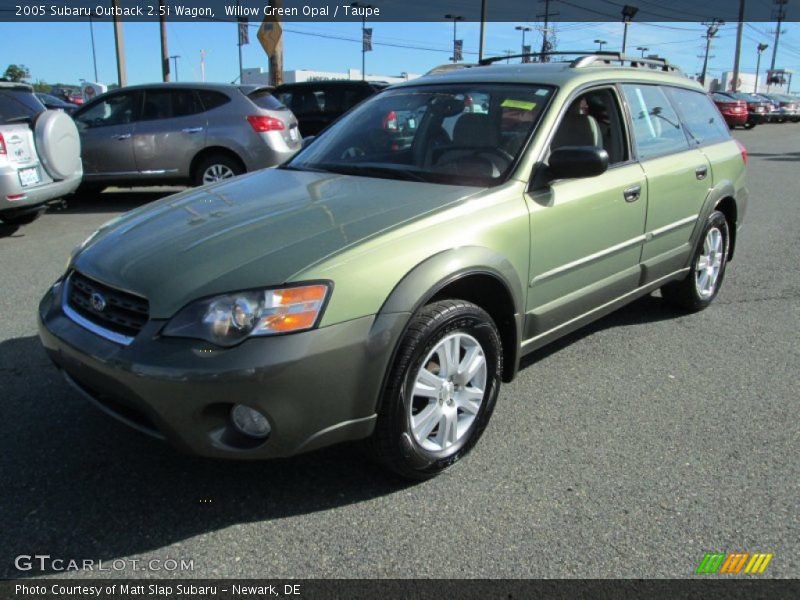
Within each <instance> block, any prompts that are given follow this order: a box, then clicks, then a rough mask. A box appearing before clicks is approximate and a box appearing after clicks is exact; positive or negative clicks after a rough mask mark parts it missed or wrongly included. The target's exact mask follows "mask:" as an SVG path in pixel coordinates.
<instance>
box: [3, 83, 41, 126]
mask: <svg viewBox="0 0 800 600" xmlns="http://www.w3.org/2000/svg"><path fill="white" fill-rule="evenodd" d="M43 110H44V105H43V104H42V103H41V102H40V101H39V99H38V98H36V96H34V95H33V93H32V92H28V91H25V90H15V89H0V123H7V122H8V121H14V120H16V119H20V118H26V117H33V116H34V115H37V114H39V113H40V112H42V111H43Z"/></svg>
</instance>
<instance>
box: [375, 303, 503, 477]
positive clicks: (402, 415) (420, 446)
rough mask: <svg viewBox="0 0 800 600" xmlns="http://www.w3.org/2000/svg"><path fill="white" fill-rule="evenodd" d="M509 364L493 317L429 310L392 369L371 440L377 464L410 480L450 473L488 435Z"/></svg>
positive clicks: (464, 306)
mask: <svg viewBox="0 0 800 600" xmlns="http://www.w3.org/2000/svg"><path fill="white" fill-rule="evenodd" d="M502 364H503V354H502V346H501V343H500V336H499V334H498V332H497V327H496V326H495V324H494V322H493V321H492V318H491V317H490V316H489V315H488V314H487V313H486V311H484V310H483V309H481V308H480V307H478V306H476V305H475V304H472V303H470V302H466V301H464V300H443V301H440V302H435V303H432V304H429V305H427V306H425V307H424V308H422V309H421V310H420V311H419V312H418V313H417V314H416V315H415V316H414V317H413V318H412V321H411V324H410V325H409V327H408V330H407V332H406V334H405V337H404V338H403V340H402V342H401V343H400V347H399V348H398V351H397V355H396V358H395V362H394V364H393V365H392V366H391V367H390V373H389V379H388V382H387V388H386V391H385V393H384V396H383V399H382V402H381V407H380V410H379V412H378V421H377V423H376V425H375V432H374V433H373V436H372V438H370V440H369V446H370V448H369V449H370V451H371V454H372V456H373V457H374V458H376V459H377V460H378V461H379V462H380V463H381V464H383V465H384V466H386V467H388V468H389V469H391V470H392V471H394V472H396V473H398V474H400V475H402V476H403V477H407V478H410V479H427V478H429V477H433V476H435V475H438V474H439V473H440V472H442V471H444V470H445V469H447V468H448V467H449V466H451V465H452V464H453V463H455V462H456V461H458V460H459V459H460V458H462V457H463V456H465V455H466V454H467V453H468V452H469V451H470V450H471V449H472V447H473V446H474V445H475V444H476V442H477V441H478V439H479V438H480V436H481V434H482V433H483V431H484V429H485V428H486V425H487V424H488V422H489V418H490V417H491V414H492V411H493V410H494V405H495V401H496V399H497V394H498V392H499V390H500V378H501V374H502Z"/></svg>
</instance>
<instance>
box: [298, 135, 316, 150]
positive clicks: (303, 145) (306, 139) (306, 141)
mask: <svg viewBox="0 0 800 600" xmlns="http://www.w3.org/2000/svg"><path fill="white" fill-rule="evenodd" d="M315 139H317V136H315V135H310V136H308V137H304V138H303V141H302V142H301V144H300V149H301V150H305V149H306V148H308V147H309V146H310V145H311V142H313V141H314V140H315Z"/></svg>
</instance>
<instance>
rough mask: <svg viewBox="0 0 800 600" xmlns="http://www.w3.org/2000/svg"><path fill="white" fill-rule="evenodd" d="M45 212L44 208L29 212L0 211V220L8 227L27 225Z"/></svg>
mask: <svg viewBox="0 0 800 600" xmlns="http://www.w3.org/2000/svg"><path fill="white" fill-rule="evenodd" d="M44 211H45V209H44V208H41V207H39V208H34V209H30V210H4V211H0V220H2V221H3V222H4V223H7V224H8V225H28V224H29V223H33V222H34V221H35V220H36V219H38V218H39V216H40V215H41V214H42V213H43V212H44Z"/></svg>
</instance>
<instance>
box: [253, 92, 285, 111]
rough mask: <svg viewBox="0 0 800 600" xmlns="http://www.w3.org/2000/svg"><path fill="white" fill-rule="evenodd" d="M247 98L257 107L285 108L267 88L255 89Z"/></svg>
mask: <svg viewBox="0 0 800 600" xmlns="http://www.w3.org/2000/svg"><path fill="white" fill-rule="evenodd" d="M248 98H250V100H252V101H253V102H254V103H255V105H256V106H258V107H259V108H266V109H267V110H286V107H285V106H284V105H283V104H281V103H280V101H279V100H278V99H277V98H276V97H275V96H273V95H272V94H271V93H270V92H269V91H267V90H256V91H255V92H252V93H251V94H250V95H249V96H248Z"/></svg>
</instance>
